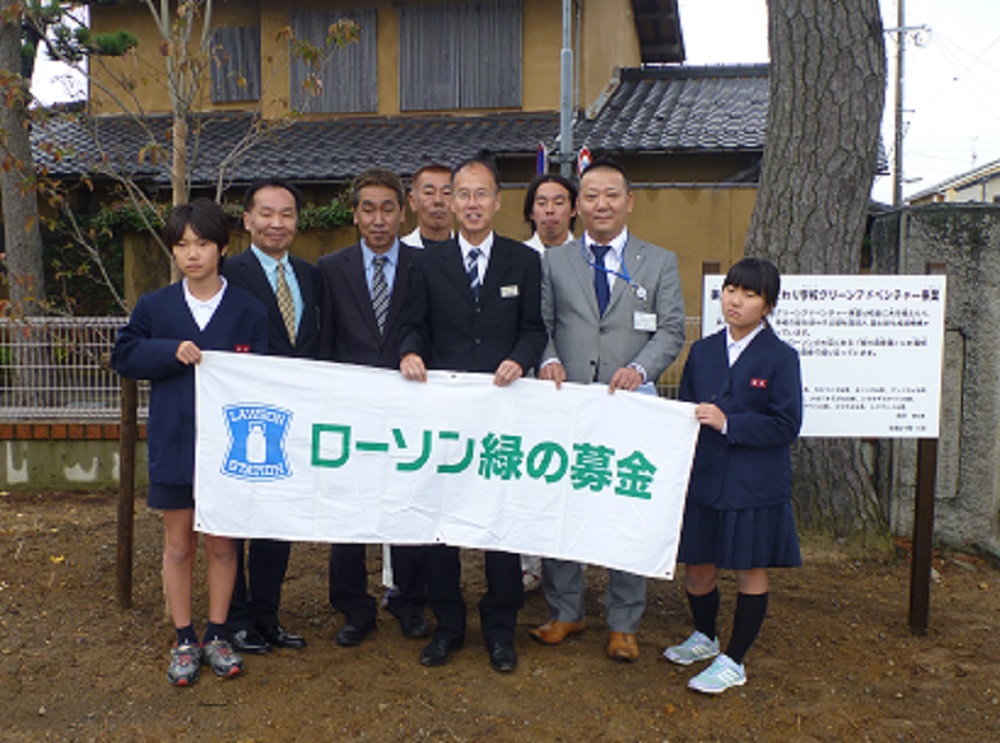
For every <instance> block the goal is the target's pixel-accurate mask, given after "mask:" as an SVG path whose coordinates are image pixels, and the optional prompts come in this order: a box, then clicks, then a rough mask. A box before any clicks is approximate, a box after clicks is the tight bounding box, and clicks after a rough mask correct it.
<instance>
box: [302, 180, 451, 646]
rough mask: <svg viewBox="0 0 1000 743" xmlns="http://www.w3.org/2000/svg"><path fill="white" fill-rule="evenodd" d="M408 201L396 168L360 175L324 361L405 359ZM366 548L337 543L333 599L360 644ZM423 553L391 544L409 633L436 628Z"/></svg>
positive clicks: (331, 298) (369, 622)
mask: <svg viewBox="0 0 1000 743" xmlns="http://www.w3.org/2000/svg"><path fill="white" fill-rule="evenodd" d="M404 198H405V189H404V187H403V182H402V181H401V180H400V179H399V176H398V175H396V174H395V173H393V172H392V171H391V170H386V169H385V168H371V169H369V170H366V171H364V172H362V173H360V174H359V175H358V176H357V178H355V179H354V183H353V184H352V186H351V207H352V209H353V211H354V224H355V225H357V228H358V231H359V232H360V233H361V241H360V242H358V243H355V244H354V245H351V246H350V247H347V248H344V249H343V250H340V251H338V252H335V253H330V254H329V255H325V256H323V257H322V258H321V259H320V260H319V263H318V264H317V268H319V271H320V274H321V275H322V277H323V309H322V313H321V318H322V320H321V324H322V326H323V337H322V338H321V340H320V358H321V359H327V360H330V361H341V362H344V363H349V364H366V365H368V366H378V367H383V368H388V369H394V368H396V366H397V365H398V364H399V328H400V312H401V310H402V307H403V302H404V300H405V299H406V292H407V288H408V286H409V283H410V273H411V271H412V264H413V253H414V250H413V248H411V247H409V246H407V245H404V244H402V243H400V242H399V239H398V237H397V235H398V234H399V226H400V224H401V223H402V221H403V217H404V214H405V212H404V208H405V207H404V201H403V200H404ZM365 549H366V547H365V545H364V544H334V545H331V547H330V604H331V606H333V608H334V609H336V610H338V611H341V612H343V613H344V616H345V621H344V626H343V627H341V629H340V631H339V632H338V633H337V637H336V642H337V644H338V645H341V646H344V647H352V646H354V645H358V644H359V643H360V642H361V641H362V640H363V639H364V638H365V636H366V635H367V634H368V633H369V632H371V631H372V630H373V629H375V615H376V612H377V606H376V603H375V599H374V598H372V597H371V596H370V595H369V594H368V571H367V570H366V569H365ZM422 556H423V549H422V548H421V547H418V546H395V547H392V549H391V560H392V567H393V576H394V578H395V583H396V586H395V590H393V591H392V592H391V593H390V594H389V601H388V608H389V611H390V612H391V613H392V614H393V616H395V617H396V619H398V620H399V625H400V627H401V628H402V630H403V634H404V635H405V636H406V637H414V638H418V637H426V636H427V635H429V634H430V633H431V628H430V625H429V624H428V623H427V620H426V619H424V615H423V607H424V604H425V603H426V601H427V599H426V590H425V588H424V577H423V571H422V569H421V567H422Z"/></svg>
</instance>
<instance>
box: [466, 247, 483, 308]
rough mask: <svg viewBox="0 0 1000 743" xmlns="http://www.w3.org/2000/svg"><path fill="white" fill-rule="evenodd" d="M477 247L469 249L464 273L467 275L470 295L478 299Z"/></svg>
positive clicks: (478, 251)
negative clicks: (470, 290)
mask: <svg viewBox="0 0 1000 743" xmlns="http://www.w3.org/2000/svg"><path fill="white" fill-rule="evenodd" d="M479 253H480V250H479V248H473V249H472V250H470V251H469V257H468V259H467V260H468V263H467V264H466V269H465V273H466V274H467V275H468V277H469V288H470V289H472V296H474V297H475V298H476V301H477V302H478V301H479V286H480V284H479Z"/></svg>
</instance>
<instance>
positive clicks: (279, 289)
mask: <svg viewBox="0 0 1000 743" xmlns="http://www.w3.org/2000/svg"><path fill="white" fill-rule="evenodd" d="M274 294H275V297H276V298H277V300H278V311H279V312H280V313H281V319H282V320H283V321H284V323H285V330H287V331H288V340H289V341H290V342H291V344H292V345H293V346H294V345H295V300H294V299H292V290H291V289H290V288H289V287H288V280H287V279H285V264H284V263H279V264H278V277H277V280H276V281H275V290H274Z"/></svg>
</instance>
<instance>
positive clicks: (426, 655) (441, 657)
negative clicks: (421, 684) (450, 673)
mask: <svg viewBox="0 0 1000 743" xmlns="http://www.w3.org/2000/svg"><path fill="white" fill-rule="evenodd" d="M461 647H462V642H461V640H459V641H458V642H451V641H448V640H446V639H444V638H443V637H435V638H434V639H433V640H431V641H430V642H429V643H428V644H427V645H426V646H425V647H424V649H423V650H421V651H420V663H421V665H425V666H432V667H433V666H443V665H444V664H445V663H447V662H448V661H449V660H450V659H451V653H452V651H454V650H458V649H459V648H461Z"/></svg>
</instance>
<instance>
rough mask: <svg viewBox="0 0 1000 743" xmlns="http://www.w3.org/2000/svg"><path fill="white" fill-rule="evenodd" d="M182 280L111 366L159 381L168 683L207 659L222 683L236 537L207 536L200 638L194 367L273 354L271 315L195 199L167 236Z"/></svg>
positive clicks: (210, 212) (156, 488)
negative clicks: (223, 354) (213, 356)
mask: <svg viewBox="0 0 1000 743" xmlns="http://www.w3.org/2000/svg"><path fill="white" fill-rule="evenodd" d="M164 239H165V240H166V244H167V245H170V246H171V252H172V253H173V258H174V261H175V262H176V264H177V267H178V268H179V269H180V271H181V273H182V274H184V279H183V280H182V281H179V282H177V283H175V284H171V285H170V286H167V287H165V288H163V289H159V290H158V291H155V292H151V293H149V294H146V295H144V296H143V297H142V298H140V299H139V302H138V303H137V304H136V307H135V310H134V311H133V312H132V316H131V317H130V318H129V321H128V324H127V325H126V326H125V327H124V328H122V330H121V331H120V332H119V334H118V339H117V341H116V342H115V347H114V350H113V351H112V354H111V365H112V367H114V369H115V371H117V372H118V373H119V374H121V375H122V376H123V377H130V378H133V379H149V380H151V382H152V384H151V390H150V401H149V421H148V426H147V431H148V436H147V444H148V451H149V495H148V498H147V502H148V504H149V506H150V507H151V508H156V509H159V510H161V511H162V512H163V527H164V540H163V585H164V590H165V592H166V595H167V601H168V603H169V604H170V613H171V615H172V618H173V621H174V626H175V627H176V629H177V644H176V645H175V646H174V648H173V650H172V651H171V659H170V666H169V669H168V670H167V679H168V680H169V681H170V683H171V684H174V685H175V686H190V685H192V684H194V683H195V682H196V681H197V680H198V675H199V673H200V667H201V664H202V663H205V664H206V665H208V666H210V667H211V669H212V670H213V671H214V672H215V673H216V674H217V675H218V676H222V677H231V676H235V675H237V674H239V673H240V672H241V671H242V670H243V661H242V659H241V658H240V657H239V656H238V655H237V654H236V653H235V652H233V649H232V647H231V646H230V644H229V642H228V641H227V640H226V637H225V624H226V614H227V612H228V611H229V599H230V597H231V595H232V591H233V585H234V583H235V580H236V551H235V547H234V544H233V541H232V540H231V539H227V538H225V537H219V536H213V535H211V534H206V535H205V552H206V555H207V557H208V626H207V629H206V630H205V634H204V636H203V639H202V642H201V643H199V642H198V636H197V635H196V634H195V630H194V626H193V624H192V620H191V613H192V612H191V592H192V591H191V585H192V582H193V573H194V557H195V551H196V549H197V546H198V535H197V534H196V533H195V531H194V492H193V488H192V481H193V476H194V439H195V430H194V427H195V421H194V365H195V364H197V363H198V362H200V361H201V352H202V350H214V351H252V352H254V353H265V352H266V351H267V314H266V310H265V308H264V306H263V305H262V304H261V303H260V302H258V301H257V300H256V299H255V298H254V297H253V296H252V295H250V294H247V293H244V292H243V291H241V290H239V289H237V288H236V287H231V286H227V285H226V280H225V279H224V278H223V277H221V276H220V275H219V267H220V265H221V263H222V260H223V256H224V254H225V252H226V245H227V244H228V243H229V220H228V219H227V218H226V215H225V213H224V212H223V211H222V209H221V208H220V207H219V206H218V205H217V204H215V203H213V202H211V201H209V200H208V199H197V200H195V201H193V202H191V203H190V204H184V205H182V206H177V207H174V210H173V211H172V212H171V213H170V216H169V218H168V219H167V224H166V228H165V230H164Z"/></svg>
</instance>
